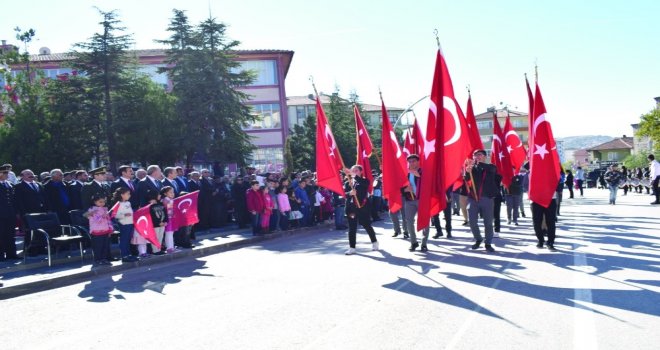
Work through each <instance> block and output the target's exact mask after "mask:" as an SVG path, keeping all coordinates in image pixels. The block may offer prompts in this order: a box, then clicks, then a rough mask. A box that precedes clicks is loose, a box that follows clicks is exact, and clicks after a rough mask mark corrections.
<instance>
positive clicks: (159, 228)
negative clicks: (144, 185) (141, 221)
mask: <svg viewBox="0 0 660 350" xmlns="http://www.w3.org/2000/svg"><path fill="white" fill-rule="evenodd" d="M147 200H148V201H149V205H150V207H149V212H150V214H151V221H152V223H153V225H154V230H155V231H156V236H157V238H158V241H159V242H162V241H163V231H164V229H165V225H166V224H167V212H166V211H165V207H163V204H161V203H160V193H158V191H156V190H149V191H147ZM131 243H133V244H136V245H137V246H138V252H139V253H140V258H147V257H149V255H148V254H147V243H149V241H148V240H147V239H146V238H144V237H142V236H141V235H140V234H139V233H137V231H135V232H134V233H133V241H132V242H131ZM151 249H152V252H153V253H154V255H161V254H163V253H162V252H161V251H160V250H159V249H158V248H157V247H156V246H155V245H154V244H151Z"/></svg>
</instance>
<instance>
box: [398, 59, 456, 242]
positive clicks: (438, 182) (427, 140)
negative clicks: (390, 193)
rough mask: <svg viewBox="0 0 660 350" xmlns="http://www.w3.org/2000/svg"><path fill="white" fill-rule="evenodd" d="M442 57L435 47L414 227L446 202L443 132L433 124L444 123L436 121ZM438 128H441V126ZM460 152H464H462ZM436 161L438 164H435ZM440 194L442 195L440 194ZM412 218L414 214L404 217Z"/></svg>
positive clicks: (424, 222)
mask: <svg viewBox="0 0 660 350" xmlns="http://www.w3.org/2000/svg"><path fill="white" fill-rule="evenodd" d="M443 66H444V64H443V57H442V54H441V53H440V50H438V52H437V55H436V61H435V71H434V73H433V83H432V85H431V96H430V102H429V114H428V120H427V121H426V135H425V136H424V137H423V138H422V141H423V146H422V150H423V156H422V155H420V158H422V159H424V160H423V163H422V165H421V166H422V174H421V176H422V179H421V182H420V188H419V189H418V190H417V192H418V193H419V207H418V210H417V231H420V230H423V229H425V228H427V227H429V224H430V222H431V216H433V215H435V214H437V213H439V212H440V211H441V210H442V209H444V208H445V207H446V206H447V198H446V196H445V193H444V189H445V186H444V183H443V180H444V177H443V176H442V171H441V170H442V169H441V168H440V167H441V166H442V164H443V162H444V158H445V157H444V155H445V144H444V142H442V140H443V139H442V138H443V135H442V134H441V135H440V142H438V139H437V136H438V132H437V130H436V124H440V125H443V121H442V119H440V121H438V111H440V112H443V103H442V102H443V96H442V93H443V90H444V89H443V88H444V86H443V79H442V76H443V72H442V70H443ZM440 129H443V128H442V127H441V128H440ZM461 156H464V155H463V154H462V155H461ZM436 165H437V166H436ZM440 194H442V195H440ZM407 219H408V220H412V219H413V218H407Z"/></svg>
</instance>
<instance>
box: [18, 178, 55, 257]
mask: <svg viewBox="0 0 660 350" xmlns="http://www.w3.org/2000/svg"><path fill="white" fill-rule="evenodd" d="M21 179H22V181H21V182H19V183H18V185H16V186H15V187H14V193H15V196H16V207H17V208H18V214H19V215H20V216H21V217H23V216H25V215H26V214H35V213H45V212H46V211H47V209H48V207H47V205H46V191H45V190H44V187H43V186H42V185H41V184H40V183H38V182H36V181H35V180H34V179H35V175H34V173H33V172H32V170H30V169H26V170H23V171H21ZM25 233H26V234H25V241H24V243H23V246H24V247H28V246H30V243H32V237H31V235H30V232H28V231H27V230H25ZM45 252H46V242H45V241H40V242H39V244H34V245H33V246H31V247H30V251H29V252H27V253H28V254H29V255H31V256H36V255H38V254H45Z"/></svg>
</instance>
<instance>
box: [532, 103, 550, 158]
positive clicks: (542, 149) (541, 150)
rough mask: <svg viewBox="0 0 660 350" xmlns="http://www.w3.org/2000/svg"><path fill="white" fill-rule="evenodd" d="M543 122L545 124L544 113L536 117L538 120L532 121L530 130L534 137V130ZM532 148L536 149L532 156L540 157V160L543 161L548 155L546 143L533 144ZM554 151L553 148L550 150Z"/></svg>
mask: <svg viewBox="0 0 660 350" xmlns="http://www.w3.org/2000/svg"><path fill="white" fill-rule="evenodd" d="M544 122H546V120H545V113H543V114H541V115H540V116H538V118H536V120H534V128H533V129H532V130H533V133H534V135H536V129H537V128H538V127H539V125H541V123H544ZM534 148H535V149H536V151H534V154H535V155H538V156H540V157H541V159H542V160H544V159H545V155H546V154H549V153H550V152H549V151H548V150H547V143H544V144H542V145H537V144H534ZM554 149H555V148H552V149H551V150H554Z"/></svg>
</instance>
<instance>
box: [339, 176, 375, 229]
mask: <svg viewBox="0 0 660 350" xmlns="http://www.w3.org/2000/svg"><path fill="white" fill-rule="evenodd" d="M352 189H355V195H354V196H351V195H349V194H348V193H349V192H350V191H351V190H352ZM344 192H345V193H344V197H346V215H353V214H354V215H356V216H357V218H358V220H360V221H369V222H371V210H370V208H369V201H368V200H367V199H368V195H369V180H367V179H365V178H363V177H359V176H356V177H355V182H353V183H352V184H351V180H348V181H346V182H344ZM356 197H357V198H356Z"/></svg>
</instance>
